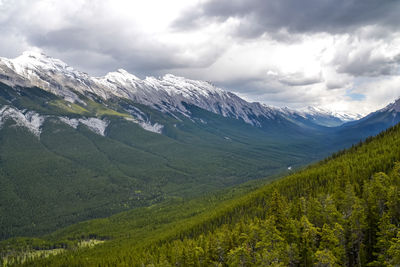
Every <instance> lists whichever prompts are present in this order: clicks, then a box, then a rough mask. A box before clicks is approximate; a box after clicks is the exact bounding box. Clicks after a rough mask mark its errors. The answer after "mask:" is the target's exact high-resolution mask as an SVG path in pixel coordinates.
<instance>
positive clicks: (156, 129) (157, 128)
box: [139, 121, 164, 134]
mask: <svg viewBox="0 0 400 267" xmlns="http://www.w3.org/2000/svg"><path fill="white" fill-rule="evenodd" d="M139 125H140V126H141V127H142V128H143V129H145V130H146V131H149V132H153V133H158V134H161V133H162V129H163V128H164V125H162V124H159V123H157V122H156V123H154V124H151V122H149V121H147V122H144V121H143V122H139Z"/></svg>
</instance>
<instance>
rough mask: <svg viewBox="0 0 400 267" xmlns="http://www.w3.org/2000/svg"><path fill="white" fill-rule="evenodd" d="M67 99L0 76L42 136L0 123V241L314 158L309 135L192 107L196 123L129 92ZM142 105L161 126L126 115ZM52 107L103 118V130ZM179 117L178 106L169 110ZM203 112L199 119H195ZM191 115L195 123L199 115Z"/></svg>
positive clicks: (4, 91)
mask: <svg viewBox="0 0 400 267" xmlns="http://www.w3.org/2000/svg"><path fill="white" fill-rule="evenodd" d="M81 99H83V100H84V101H85V102H86V105H83V104H81V103H75V104H72V103H69V102H66V101H65V100H63V99H61V98H59V97H57V96H55V95H53V94H50V93H48V92H46V91H44V90H41V89H39V88H11V87H8V86H6V85H4V84H1V83H0V101H1V102H0V103H1V107H2V106H3V105H9V106H13V107H16V108H18V109H19V110H25V109H26V110H34V111H36V112H38V113H39V114H41V115H45V116H48V117H47V119H46V121H45V123H44V125H43V127H42V133H41V136H40V138H37V137H36V136H34V135H32V134H31V133H30V132H29V131H28V130H27V129H25V128H24V127H16V126H15V123H14V122H13V120H7V121H6V123H5V124H4V125H2V126H1V127H0V190H1V191H0V192H1V193H0V200H1V201H0V229H1V231H0V240H2V239H6V238H9V237H16V236H38V235H42V234H45V233H50V232H52V231H54V230H56V229H59V228H61V227H65V226H68V225H71V224H73V223H77V222H79V221H84V220H88V219H93V218H99V217H106V216H109V215H111V214H115V213H118V212H121V211H124V210H129V209H132V208H138V207H143V206H149V205H152V204H154V203H159V202H162V201H166V200H169V199H171V198H172V199H173V198H175V197H183V198H185V199H188V198H194V197H198V196H201V195H204V194H205V193H208V192H215V191H216V190H219V189H222V188H226V187H229V186H233V185H237V184H240V183H243V182H246V181H249V180H252V179H256V178H259V177H265V176H269V177H271V175H276V174H278V173H286V172H287V166H288V165H291V166H294V167H296V166H300V165H302V164H304V163H306V162H309V161H312V160H316V159H317V158H319V157H320V156H321V155H322V154H323V153H326V151H321V152H317V151H318V149H317V146H316V145H315V144H316V141H315V140H312V141H305V139H301V138H300V139H298V140H296V139H294V138H293V135H292V134H289V133H288V134H287V135H279V134H277V132H274V131H271V132H270V133H269V134H266V132H265V131H263V130H262V129H258V128H255V127H252V126H250V125H248V124H246V123H244V122H240V121H238V120H234V119H228V118H223V117H221V116H218V115H216V114H213V113H210V112H207V111H204V110H202V109H199V108H196V107H189V106H188V108H190V109H191V110H192V112H193V116H194V117H195V118H194V120H195V122H193V121H191V120H189V119H188V118H185V117H181V118H179V117H178V118H179V119H177V118H174V117H172V116H171V115H168V114H163V113H161V112H158V111H156V110H154V109H151V108H149V107H147V106H143V105H138V104H135V103H133V102H132V101H129V100H123V99H110V100H108V101H104V100H101V99H96V98H93V99H89V98H88V97H85V96H81ZM128 107H131V108H132V107H135V108H139V109H140V110H141V111H142V112H143V113H144V114H145V115H146V116H147V117H148V118H151V121H152V122H158V123H161V124H163V125H164V134H163V135H160V134H155V133H152V132H148V131H145V130H144V129H142V128H141V127H140V126H138V125H137V124H135V123H132V122H129V121H127V120H125V119H124V118H126V117H127V116H128V117H129V116H130V115H129V114H128V113H127V111H126V110H124V108H127V110H128ZM57 116H68V117H76V118H80V117H82V116H86V117H99V118H105V119H107V120H108V121H109V122H110V124H109V126H108V127H107V131H106V137H103V136H100V135H96V134H94V133H93V132H91V131H90V130H89V129H88V128H87V127H86V126H83V125H80V126H79V127H78V129H77V130H75V129H73V128H72V127H70V126H68V125H66V124H63V123H61V122H60V121H59V120H58V119H57ZM176 116H178V115H176ZM200 119H201V120H202V121H203V122H205V123H200ZM196 121H197V122H196Z"/></svg>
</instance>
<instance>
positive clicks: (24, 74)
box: [0, 52, 358, 127]
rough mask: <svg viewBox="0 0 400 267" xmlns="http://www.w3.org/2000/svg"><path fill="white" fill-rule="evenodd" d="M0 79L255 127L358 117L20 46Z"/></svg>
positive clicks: (74, 97) (68, 96)
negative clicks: (196, 111)
mask: <svg viewBox="0 0 400 267" xmlns="http://www.w3.org/2000/svg"><path fill="white" fill-rule="evenodd" d="M0 81H2V82H4V83H6V84H8V85H11V86H15V85H20V86H25V87H27V86H37V87H40V88H43V89H45V90H47V91H49V92H51V93H53V94H55V95H58V96H61V97H63V98H64V99H65V100H67V101H69V102H71V103H74V102H75V103H77V102H81V103H82V102H84V101H83V100H82V99H81V98H80V96H79V94H82V95H85V96H89V97H90V96H91V95H92V96H98V97H101V98H102V99H110V98H126V99H130V100H132V101H134V102H136V103H140V104H144V105H147V106H150V107H152V108H155V109H157V110H159V111H162V112H164V113H169V114H171V115H176V114H182V115H184V116H186V117H191V112H190V110H188V108H187V104H189V105H194V106H197V107H200V108H202V109H205V110H207V111H210V112H213V113H216V114H219V115H222V116H224V117H230V118H235V119H240V120H243V121H244V122H246V123H249V124H251V125H254V126H258V127H263V124H265V123H266V122H267V121H271V120H272V121H282V120H286V121H287V122H288V123H296V124H299V123H300V124H302V125H304V123H305V122H306V124H307V123H312V124H316V125H323V126H338V125H340V124H342V123H343V122H345V121H350V120H353V119H357V118H358V117H357V115H355V116H352V115H349V114H335V113H332V112H328V111H324V110H322V109H317V108H311V107H309V108H307V109H304V110H300V111H297V110H292V109H289V108H276V107H272V106H268V105H265V104H261V103H257V102H253V103H250V102H247V101H245V100H243V99H242V98H240V97H238V96H237V95H235V94H233V93H231V92H227V91H224V90H222V89H220V88H217V87H215V86H214V85H212V84H210V83H208V82H204V81H196V80H190V79H185V78H183V77H177V76H174V75H172V74H167V75H165V76H163V77H160V78H155V77H146V78H145V79H143V80H142V79H140V78H138V77H136V76H135V75H133V74H130V73H128V72H127V71H125V70H123V69H119V70H117V71H116V72H110V73H108V74H107V75H105V76H104V77H91V76H89V75H88V74H87V73H84V72H80V71H77V70H75V69H74V68H72V67H70V66H68V65H67V64H66V63H64V62H62V61H61V60H59V59H55V58H52V57H49V56H46V55H45V54H42V53H38V52H24V53H23V54H22V55H21V56H19V57H17V58H15V59H7V58H0Z"/></svg>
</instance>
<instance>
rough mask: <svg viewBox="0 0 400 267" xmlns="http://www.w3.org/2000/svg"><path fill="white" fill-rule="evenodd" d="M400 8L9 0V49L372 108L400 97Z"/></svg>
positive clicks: (5, 37) (266, 1)
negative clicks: (37, 51)
mask: <svg viewBox="0 0 400 267" xmlns="http://www.w3.org/2000/svg"><path fill="white" fill-rule="evenodd" d="M399 14H400V1H397V0H302V1H298V0H241V1H238V0H208V1H197V0H193V1H189V0H169V1H164V0H146V1H139V0H137V1H136V0H131V1H128V0H126V1H124V0H103V1H96V0H69V1H62V0H59V1H54V0H37V1H35V0H0V33H1V34H0V56H2V57H11V58H12V57H16V56H18V55H19V54H21V53H22V52H23V51H25V50H40V51H42V52H44V53H46V54H47V55H50V56H53V57H56V58H60V59H61V60H63V61H65V62H67V63H68V64H70V65H71V66H74V67H75V68H76V69H78V70H82V71H86V72H88V73H89V74H91V75H97V76H102V75H104V74H105V73H107V72H109V71H113V70H115V69H117V68H124V69H126V70H128V71H129V72H131V73H134V74H136V75H138V76H139V77H142V78H144V77H145V76H161V75H163V74H166V73H173V74H175V75H178V76H184V77H187V78H193V79H201V80H207V81H212V82H213V83H215V84H217V85H218V86H220V87H222V88H224V89H227V90H229V91H233V92H236V93H238V94H239V95H240V96H242V97H244V98H246V99H247V100H251V101H260V102H264V103H267V104H272V105H276V106H283V105H285V106H290V107H294V108H301V107H304V106H307V105H313V106H321V107H325V108H329V109H333V110H338V111H350V112H358V113H363V114H365V113H367V112H369V111H373V110H375V109H377V108H381V107H383V106H385V105H386V104H388V103H389V102H391V101H393V100H395V99H397V98H398V97H400V75H399V74H400V16H399Z"/></svg>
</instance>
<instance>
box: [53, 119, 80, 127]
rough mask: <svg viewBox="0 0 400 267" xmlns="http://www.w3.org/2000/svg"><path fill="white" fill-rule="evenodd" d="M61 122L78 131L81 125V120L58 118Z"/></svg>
mask: <svg viewBox="0 0 400 267" xmlns="http://www.w3.org/2000/svg"><path fill="white" fill-rule="evenodd" d="M58 118H59V119H60V121H62V122H63V123H65V124H68V125H69V126H71V127H72V128H74V129H76V128H78V125H79V120H78V119H70V118H68V117H58Z"/></svg>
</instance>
